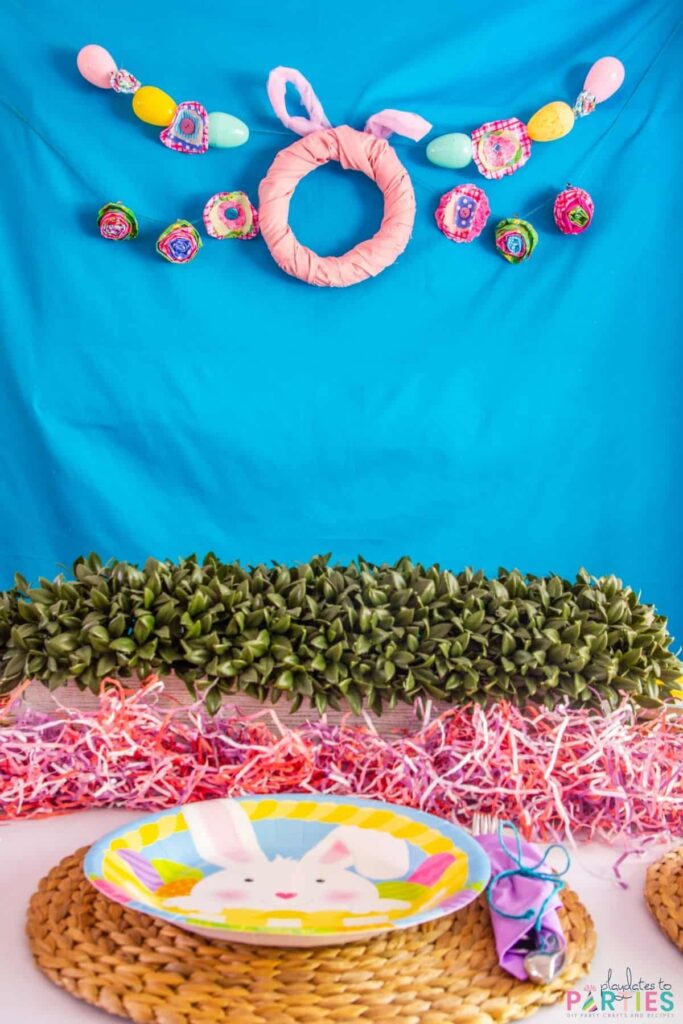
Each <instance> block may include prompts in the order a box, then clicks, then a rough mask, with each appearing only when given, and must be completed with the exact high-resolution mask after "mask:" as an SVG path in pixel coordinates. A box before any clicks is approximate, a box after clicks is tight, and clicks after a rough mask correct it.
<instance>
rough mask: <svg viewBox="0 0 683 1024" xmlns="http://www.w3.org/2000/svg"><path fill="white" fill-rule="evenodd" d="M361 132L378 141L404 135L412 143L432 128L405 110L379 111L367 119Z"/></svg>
mask: <svg viewBox="0 0 683 1024" xmlns="http://www.w3.org/2000/svg"><path fill="white" fill-rule="evenodd" d="M363 130H364V131H366V132H369V133H370V135H375V136H377V138H378V139H388V138H389V136H390V135H393V133H394V132H396V134H397V135H404V136H405V137H406V138H407V139H412V140H413V142H419V141H420V139H422V138H423V137H424V136H425V135H426V134H427V132H430V131H431V130H432V126H431V123H430V122H429V121H426V120H425V119H424V117H420V115H419V114H411V113H410V112H409V111H407V110H392V109H388V110H380V111H379V113H377V114H373V115H372V117H369V118H368V120H367V122H366V125H365V128H364V129H363Z"/></svg>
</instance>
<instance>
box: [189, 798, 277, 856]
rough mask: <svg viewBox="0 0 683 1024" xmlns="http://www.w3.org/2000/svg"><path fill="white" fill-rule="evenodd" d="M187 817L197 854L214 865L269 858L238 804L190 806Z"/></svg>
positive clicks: (218, 801) (215, 802)
mask: <svg viewBox="0 0 683 1024" xmlns="http://www.w3.org/2000/svg"><path fill="white" fill-rule="evenodd" d="M183 817H184V818H185V821H186V823H187V827H188V828H189V830H190V835H191V837H192V842H193V843H194V845H195V848H196V850H197V853H198V854H199V856H200V857H201V858H202V859H203V860H206V861H208V862H209V863H210V864H221V865H227V864H235V863H238V864H247V863H249V862H253V861H264V860H266V859H267V858H266V856H265V854H264V853H263V850H262V849H261V847H260V846H259V844H258V839H257V838H256V833H255V832H254V828H253V826H252V824H251V821H250V820H249V817H248V815H247V813H246V811H245V810H244V809H243V808H242V807H241V806H240V805H239V804H238V803H237V802H236V801H234V800H210V801H207V802H203V803H198V804H187V805H186V806H185V807H184V808H183Z"/></svg>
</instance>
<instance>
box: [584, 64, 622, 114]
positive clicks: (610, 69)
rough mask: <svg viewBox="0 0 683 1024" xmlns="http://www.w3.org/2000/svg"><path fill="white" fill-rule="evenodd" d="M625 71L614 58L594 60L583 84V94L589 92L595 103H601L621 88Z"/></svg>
mask: <svg viewBox="0 0 683 1024" xmlns="http://www.w3.org/2000/svg"><path fill="white" fill-rule="evenodd" d="M625 76H626V69H625V68H624V65H623V64H622V63H621V61H620V60H617V58H616V57H601V58H600V60H596V62H595V64H594V65H593V67H592V68H591V69H590V71H589V72H588V74H587V75H586V81H585V82H584V83H583V89H584V92H591V93H593V95H594V96H595V99H596V102H597V103H603V102H604V101H605V100H608V99H609V98H610V96H613V95H614V93H615V92H616V91H617V89H619V88H620V87H621V84H622V82H623V81H624V78H625Z"/></svg>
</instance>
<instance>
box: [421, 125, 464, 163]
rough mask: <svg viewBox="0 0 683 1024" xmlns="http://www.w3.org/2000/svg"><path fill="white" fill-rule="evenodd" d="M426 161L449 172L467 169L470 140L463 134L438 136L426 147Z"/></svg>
mask: <svg viewBox="0 0 683 1024" xmlns="http://www.w3.org/2000/svg"><path fill="white" fill-rule="evenodd" d="M427 159H428V160H431V162H432V163H433V164H436V166H437V167H448V168H449V169H451V170H455V169H457V168H458V167H467V165H468V163H469V162H470V160H471V159H472V139H471V138H470V137H469V135H465V134H464V133H463V132H450V133H449V134H448V135H439V137H438V139H432V141H431V142H430V143H429V144H428V145H427Z"/></svg>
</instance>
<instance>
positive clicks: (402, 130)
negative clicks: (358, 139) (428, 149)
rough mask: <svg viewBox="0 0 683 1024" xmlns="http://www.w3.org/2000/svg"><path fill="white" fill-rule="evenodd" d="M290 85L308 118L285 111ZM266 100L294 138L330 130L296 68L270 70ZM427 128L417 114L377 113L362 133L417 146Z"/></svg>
mask: <svg viewBox="0 0 683 1024" xmlns="http://www.w3.org/2000/svg"><path fill="white" fill-rule="evenodd" d="M288 84H290V85H294V86H295V87H296V88H297V90H298V92H299V96H300V97H301V102H302V104H303V106H304V107H305V108H306V110H307V111H308V117H300V116H299V117H293V116H292V115H291V114H290V113H289V111H288V110H287V97H286V92H287V85H288ZM267 89H268V98H269V100H270V102H271V104H272V106H273V110H274V111H275V113H276V114H277V116H278V117H279V118H280V120H281V121H282V123H283V125H284V126H285V128H289V129H290V130H291V131H293V132H296V133H297V135H310V134H311V132H317V131H320V130H321V128H331V127H332V126H331V124H330V122H329V121H328V119H327V115H326V114H325V111H324V110H323V106H322V103H321V102H320V100H319V99H318V97H317V96H316V94H315V92H314V91H313V87H312V85H311V83H310V82H309V81H308V79H307V78H305V77H304V75H302V74H301V72H300V71H297V69H296V68H285V67H279V68H273V70H272V71H271V72H270V74H269V75H268V85H267ZM431 127H432V126H431V124H430V122H429V121H426V120H425V119H424V117H420V115H419V114H411V113H410V112H409V111H407V110H393V109H391V108H389V109H387V110H380V111H379V113H377V114H373V115H372V117H370V118H368V121H367V123H366V125H365V128H364V131H366V132H367V133H368V134H369V135H374V136H375V137H376V138H378V139H388V138H389V136H390V135H393V134H394V133H396V134H397V135H404V136H405V137H406V138H407V139H412V140H413V142H418V141H419V139H421V138H423V137H424V136H425V135H426V134H427V132H428V131H430V130H431Z"/></svg>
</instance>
